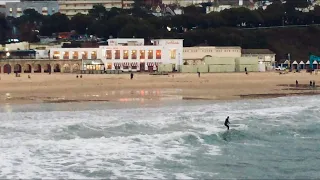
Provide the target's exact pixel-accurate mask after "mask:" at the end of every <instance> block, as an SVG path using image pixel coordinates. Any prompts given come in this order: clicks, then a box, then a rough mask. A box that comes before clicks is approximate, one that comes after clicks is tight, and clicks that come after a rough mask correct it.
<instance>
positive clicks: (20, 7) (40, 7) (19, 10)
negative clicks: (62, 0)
mask: <svg viewBox="0 0 320 180" xmlns="http://www.w3.org/2000/svg"><path fill="white" fill-rule="evenodd" d="M5 8H6V10H5V12H6V16H12V17H20V16H22V15H23V11H24V10H26V9H34V10H36V11H37V12H38V13H40V14H42V15H52V14H54V13H57V12H59V4H58V2H57V1H23V2H6V5H5Z"/></svg>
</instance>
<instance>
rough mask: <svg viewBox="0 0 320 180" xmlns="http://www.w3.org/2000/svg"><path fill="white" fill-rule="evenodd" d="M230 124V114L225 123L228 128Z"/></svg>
mask: <svg viewBox="0 0 320 180" xmlns="http://www.w3.org/2000/svg"><path fill="white" fill-rule="evenodd" d="M229 124H230V122H229V116H228V117H227V119H226V120H225V121H224V125H225V126H226V127H227V128H228V130H229Z"/></svg>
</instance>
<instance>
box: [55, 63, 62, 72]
mask: <svg viewBox="0 0 320 180" xmlns="http://www.w3.org/2000/svg"><path fill="white" fill-rule="evenodd" d="M53 72H61V68H60V64H55V65H54V66H53Z"/></svg>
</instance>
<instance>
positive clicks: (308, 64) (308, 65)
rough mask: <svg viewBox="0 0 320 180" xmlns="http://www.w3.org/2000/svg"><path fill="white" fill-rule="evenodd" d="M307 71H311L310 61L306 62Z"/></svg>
mask: <svg viewBox="0 0 320 180" xmlns="http://www.w3.org/2000/svg"><path fill="white" fill-rule="evenodd" d="M305 67H306V69H310V61H309V60H308V61H307V62H306V66H305Z"/></svg>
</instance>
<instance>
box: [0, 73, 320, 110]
mask: <svg viewBox="0 0 320 180" xmlns="http://www.w3.org/2000/svg"><path fill="white" fill-rule="evenodd" d="M30 76H31V78H30V79H29V78H28V74H21V77H15V75H14V74H11V75H5V74H2V75H1V76H0V77H1V80H0V86H1V88H0V103H1V104H5V103H12V104H24V103H50V102H57V103H65V102H84V101H143V100H163V99H171V100H175V99H179V100H237V99H244V98H272V97H281V96H293V95H314V94H320V91H319V90H318V89H320V87H319V88H311V87H310V86H309V81H310V80H312V81H313V80H314V81H315V82H316V85H317V84H319V83H320V75H314V74H313V75H310V74H309V73H305V72H301V73H289V74H283V75H279V73H278V72H264V73H249V75H246V74H244V73H215V74H204V73H203V74H201V77H200V78H199V77H198V75H197V74H196V73H195V74H177V73H176V74H169V75H149V74H139V73H136V74H135V75H134V78H133V80H130V75H129V74H121V75H109V74H100V75H89V74H84V75H83V78H76V74H51V75H49V74H30ZM296 80H298V81H299V86H298V87H296V86H295V81H296Z"/></svg>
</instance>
